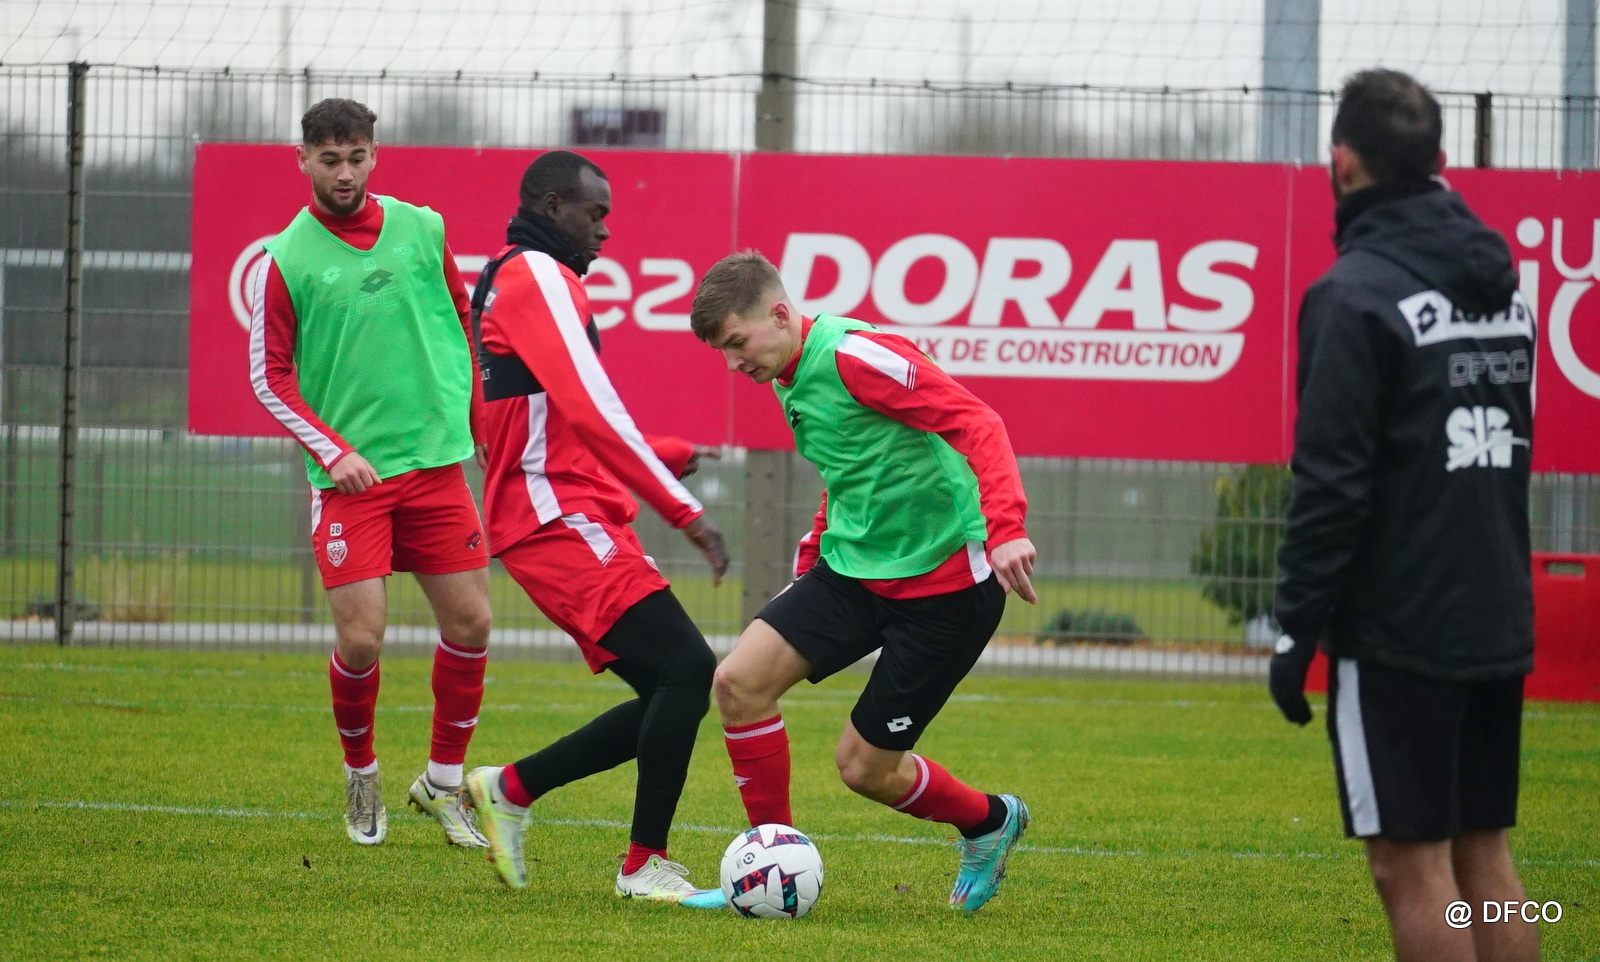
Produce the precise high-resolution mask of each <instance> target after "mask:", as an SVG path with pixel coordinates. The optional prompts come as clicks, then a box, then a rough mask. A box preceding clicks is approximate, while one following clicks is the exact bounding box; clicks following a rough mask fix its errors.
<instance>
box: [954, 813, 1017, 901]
mask: <svg viewBox="0 0 1600 962" xmlns="http://www.w3.org/2000/svg"><path fill="white" fill-rule="evenodd" d="M1000 801H1001V802H1003V803H1005V806H1006V820H1005V821H1004V822H1002V823H1001V825H1000V827H999V828H997V829H995V830H994V831H992V832H990V833H989V834H987V835H980V836H978V837H977V838H963V839H961V841H960V842H958V843H957V845H956V847H957V848H958V849H959V850H960V852H961V871H960V872H958V873H956V887H955V888H954V889H952V890H951V892H950V907H951V908H953V909H959V910H961V911H963V912H976V911H978V910H979V909H981V908H983V906H984V903H986V902H988V901H989V900H990V899H992V898H994V896H995V893H997V892H999V891H1000V881H1001V880H1002V879H1004V878H1005V877H1006V856H1008V855H1010V854H1011V850H1012V849H1014V848H1016V847H1017V842H1018V841H1020V840H1021V838H1022V833H1023V832H1025V831H1027V830H1028V821H1029V817H1028V806H1027V805H1026V804H1024V803H1023V801H1022V799H1020V798H1018V797H1017V796H1015V795H1001V796H1000Z"/></svg>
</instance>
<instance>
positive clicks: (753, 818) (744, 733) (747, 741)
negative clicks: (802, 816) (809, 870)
mask: <svg viewBox="0 0 1600 962" xmlns="http://www.w3.org/2000/svg"><path fill="white" fill-rule="evenodd" d="M722 737H723V738H724V739H725V740H726V741H727V744H728V758H730V759H732V761H733V781H734V783H735V784H737V785H738V786H739V797H740V798H742V799H744V811H745V815H747V816H749V818H750V824H751V825H764V824H766V823H768V822H777V823H778V824H780V825H793V824H794V821H793V816H792V815H790V814H789V733H788V731H786V730H785V729H784V727H783V716H781V715H773V716H772V717H771V718H768V719H767V720H766V721H760V722H756V723H755V724H754V725H738V726H735V727H733V728H725V729H723V731H722Z"/></svg>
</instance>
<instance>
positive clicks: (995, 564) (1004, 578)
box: [989, 538, 1039, 605]
mask: <svg viewBox="0 0 1600 962" xmlns="http://www.w3.org/2000/svg"><path fill="white" fill-rule="evenodd" d="M1038 557H1039V553H1038V552H1037V551H1035V550H1033V542H1032V541H1029V540H1028V539H1027V538H1013V539H1011V540H1010V541H1007V542H1006V543H1004V544H1002V545H1000V546H998V547H996V548H995V549H994V550H993V551H991V552H989V566H990V567H992V568H993V569H994V576H995V577H996V578H999V579H1000V587H1002V588H1004V589H1005V590H1006V591H1007V592H1010V591H1015V592H1016V593H1017V597H1018V598H1021V599H1022V600H1023V601H1026V602H1027V603H1028V604H1030V605H1036V604H1038V603H1039V596H1038V595H1036V594H1034V593H1033V562H1034V559H1036V558H1038Z"/></svg>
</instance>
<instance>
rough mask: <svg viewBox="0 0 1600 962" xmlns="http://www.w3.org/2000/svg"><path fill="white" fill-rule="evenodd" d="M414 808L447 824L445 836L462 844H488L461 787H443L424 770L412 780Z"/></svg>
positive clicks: (469, 846)
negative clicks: (474, 821)
mask: <svg viewBox="0 0 1600 962" xmlns="http://www.w3.org/2000/svg"><path fill="white" fill-rule="evenodd" d="M409 804H410V805H411V807H412V808H414V809H416V810H417V811H419V812H422V813H423V814H424V815H432V816H433V817H434V818H436V819H438V820H439V824H440V825H442V826H444V840H445V841H446V842H448V843H450V844H451V845H459V846H461V847H462V848H488V847H489V843H488V841H487V840H486V839H484V837H483V833H482V832H480V831H478V826H477V825H476V824H474V823H473V820H472V809H471V808H470V807H469V806H467V805H464V804H463V803H462V795H461V789H459V788H457V789H455V790H454V791H450V790H447V789H443V788H440V787H439V786H437V785H435V784H433V783H432V782H430V781H428V775H427V773H426V772H424V773H423V774H421V775H418V776H417V780H416V781H414V782H412V783H411V800H410V803H409Z"/></svg>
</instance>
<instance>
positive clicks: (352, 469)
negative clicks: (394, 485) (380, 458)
mask: <svg viewBox="0 0 1600 962" xmlns="http://www.w3.org/2000/svg"><path fill="white" fill-rule="evenodd" d="M328 477H329V478H332V479H333V486H334V487H335V488H338V489H339V491H340V492H341V493H343V494H360V493H361V492H363V491H365V490H367V489H368V488H370V487H372V486H373V485H375V484H382V483H383V479H382V478H380V477H378V472H376V471H374V470H373V469H372V465H370V464H368V463H367V459H366V458H364V457H362V456H361V455H359V454H357V453H356V452H354V451H351V452H350V453H349V454H346V455H345V456H344V457H342V458H340V459H339V460H337V461H335V462H333V467H331V468H329V469H328Z"/></svg>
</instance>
